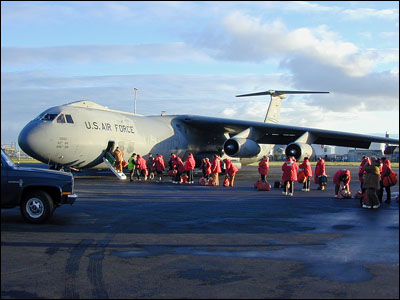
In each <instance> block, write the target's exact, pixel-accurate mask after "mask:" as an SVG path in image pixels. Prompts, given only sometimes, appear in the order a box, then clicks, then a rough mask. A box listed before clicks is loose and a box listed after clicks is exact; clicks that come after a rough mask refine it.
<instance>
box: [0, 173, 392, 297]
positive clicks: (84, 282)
mask: <svg viewBox="0 0 400 300" xmlns="http://www.w3.org/2000/svg"><path fill="white" fill-rule="evenodd" d="M339 168H343V167H327V171H328V175H330V176H329V177H328V186H327V190H325V191H318V190H317V189H316V187H317V186H316V185H315V184H313V183H312V184H311V186H312V190H311V191H310V192H303V191H301V188H302V185H301V184H299V183H297V184H296V186H295V193H294V196H292V197H290V196H285V195H282V193H281V192H282V190H281V189H274V188H272V190H271V191H257V190H256V189H254V187H253V184H254V182H255V181H256V180H257V179H258V173H257V168H256V167H244V168H242V169H241V170H240V172H239V173H238V175H237V179H236V183H235V186H234V187H230V188H228V187H223V186H219V187H211V186H201V185H199V184H198V183H197V182H198V179H199V174H196V183H195V184H193V185H188V184H183V185H175V184H172V183H171V182H170V177H164V182H163V183H156V182H143V181H140V182H129V181H119V180H118V179H117V178H116V177H114V176H113V175H112V174H111V172H84V173H80V174H77V175H76V176H75V192H76V193H77V194H78V199H77V201H76V202H75V203H74V204H73V205H64V206H62V207H60V208H58V209H57V210H56V211H55V213H54V215H53V217H52V218H51V219H50V221H49V222H48V223H46V224H41V225H35V224H29V223H26V222H25V221H24V219H23V218H22V217H21V215H20V212H19V209H18V208H15V209H8V210H2V211H1V298H2V299H28V298H29V299H43V298H45V299H48V298H52V299H60V298H62V299H84V298H86V299H87V298H89V299H116V298H118V299H132V298H142V299H149V298H155V299H165V298H169V299H171V298H174V299H175V298H192V299H193V298H196V299H199V298H206V299H220V298H225V299H226V298H234V299H239V298H245V299H259V298H281V299H282V298H284V299H293V298H295V299H350V298H351V299H357V298H358V299H398V298H399V204H398V202H396V200H395V199H393V200H392V202H391V203H390V204H382V206H381V207H380V208H379V209H376V210H370V209H362V208H361V207H360V202H359V200H358V199H335V198H334V197H333V194H334V187H333V184H332V180H331V179H332V176H333V174H334V172H335V171H336V170H337V169H339ZM349 169H350V170H351V172H352V178H353V179H352V182H351V191H352V192H353V194H354V193H355V192H356V191H358V190H359V186H360V184H359V181H358V178H357V175H356V174H357V170H358V167H349ZM395 171H396V172H397V173H398V174H399V172H398V171H399V170H398V169H396V170H395ZM280 176H281V170H280V167H271V169H270V174H269V177H268V179H269V182H270V183H271V184H272V185H273V183H274V181H278V180H280ZM221 183H222V180H221ZM392 192H393V193H395V194H396V193H397V194H398V192H399V185H396V186H395V187H394V188H392ZM395 194H394V195H395ZM384 199H385V198H384Z"/></svg>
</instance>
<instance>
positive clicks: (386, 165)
mask: <svg viewBox="0 0 400 300" xmlns="http://www.w3.org/2000/svg"><path fill="white" fill-rule="evenodd" d="M390 173H392V164H391V163H390V160H388V159H385V160H384V162H383V166H382V172H381V176H382V178H383V177H385V176H389V174H390Z"/></svg>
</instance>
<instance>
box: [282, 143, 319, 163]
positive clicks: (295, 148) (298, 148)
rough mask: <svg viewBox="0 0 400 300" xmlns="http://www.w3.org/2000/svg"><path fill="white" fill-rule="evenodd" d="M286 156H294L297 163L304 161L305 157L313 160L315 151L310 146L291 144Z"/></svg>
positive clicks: (287, 148) (286, 150) (288, 146)
mask: <svg viewBox="0 0 400 300" xmlns="http://www.w3.org/2000/svg"><path fill="white" fill-rule="evenodd" d="M285 155H286V156H294V158H296V160H297V161H300V160H304V157H308V158H311V157H312V156H313V155H314V150H313V148H312V147H311V145H309V144H304V143H291V144H289V145H287V147H286V149H285Z"/></svg>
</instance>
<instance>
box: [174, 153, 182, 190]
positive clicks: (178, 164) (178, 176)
mask: <svg viewBox="0 0 400 300" xmlns="http://www.w3.org/2000/svg"><path fill="white" fill-rule="evenodd" d="M175 166H176V170H177V173H176V175H175V179H174V181H173V183H176V184H180V183H181V176H182V173H184V172H185V165H184V163H183V161H182V158H180V157H179V156H176V157H175Z"/></svg>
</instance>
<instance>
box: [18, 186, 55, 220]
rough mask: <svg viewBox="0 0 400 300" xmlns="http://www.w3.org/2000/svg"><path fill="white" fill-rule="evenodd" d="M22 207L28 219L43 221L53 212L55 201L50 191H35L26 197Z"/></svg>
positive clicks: (23, 213) (22, 211) (24, 215)
mask: <svg viewBox="0 0 400 300" xmlns="http://www.w3.org/2000/svg"><path fill="white" fill-rule="evenodd" d="M20 209H21V214H22V216H23V217H24V218H25V219H26V220H27V221H29V222H32V223H43V222H45V221H46V220H48V219H49V218H50V217H51V215H52V214H53V211H54V202H53V199H52V198H51V197H50V195H49V194H48V193H46V192H44V191H33V192H30V193H28V194H27V195H26V196H25V197H24V199H23V200H22V203H21V206H20Z"/></svg>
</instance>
